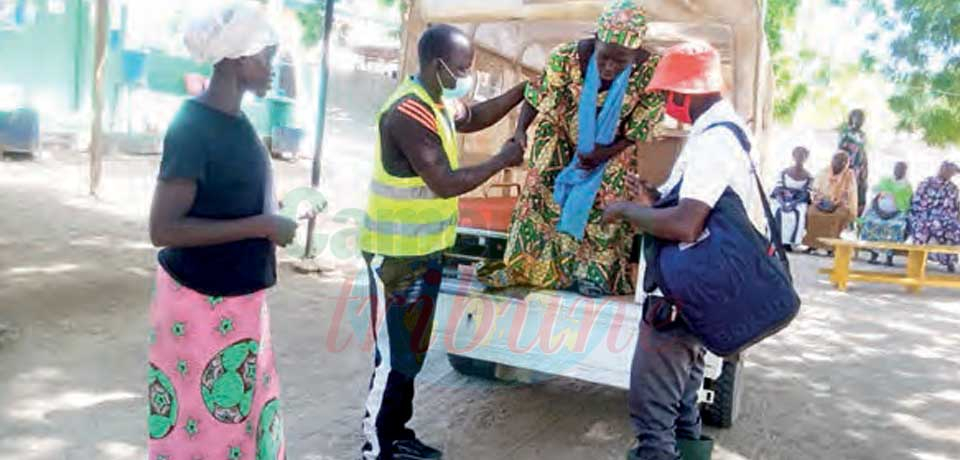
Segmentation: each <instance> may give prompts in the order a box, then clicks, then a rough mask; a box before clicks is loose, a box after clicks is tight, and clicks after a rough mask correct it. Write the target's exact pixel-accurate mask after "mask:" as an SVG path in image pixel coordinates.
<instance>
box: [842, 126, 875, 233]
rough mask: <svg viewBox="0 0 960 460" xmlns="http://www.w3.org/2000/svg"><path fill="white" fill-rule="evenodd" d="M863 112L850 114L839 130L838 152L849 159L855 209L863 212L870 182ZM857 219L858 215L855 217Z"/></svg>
mask: <svg viewBox="0 0 960 460" xmlns="http://www.w3.org/2000/svg"><path fill="white" fill-rule="evenodd" d="M866 119H867V117H866V114H865V113H864V112H863V110H860V109H856V110H853V111H851V112H850V116H849V117H847V121H846V123H844V124H843V126H842V127H841V128H840V146H839V147H840V150H842V151H844V152H846V153H847V155H849V157H850V169H851V170H852V171H853V175H854V177H856V179H857V209H858V210H859V211H860V212H863V211H864V210H865V209H866V205H867V186H868V185H869V181H870V161H869V158H868V157H867V133H866V132H864V130H863V125H864V123H865V122H866ZM857 217H859V214H858V215H857Z"/></svg>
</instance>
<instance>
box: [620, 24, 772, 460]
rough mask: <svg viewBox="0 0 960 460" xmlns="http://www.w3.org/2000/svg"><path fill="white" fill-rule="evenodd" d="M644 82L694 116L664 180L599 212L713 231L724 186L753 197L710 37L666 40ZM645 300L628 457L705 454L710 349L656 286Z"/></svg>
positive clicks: (686, 237)
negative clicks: (701, 403) (702, 394)
mask: <svg viewBox="0 0 960 460" xmlns="http://www.w3.org/2000/svg"><path fill="white" fill-rule="evenodd" d="M647 90H648V91H661V92H663V93H664V95H665V97H666V112H667V115H669V116H670V117H672V118H674V119H676V120H677V121H678V122H680V123H681V124H683V125H690V130H689V138H688V140H687V142H686V145H685V146H684V148H683V151H682V152H681V154H680V156H679V158H678V159H677V163H676V164H675V166H674V168H673V172H672V173H671V175H670V178H669V179H668V180H667V182H666V183H665V184H663V186H661V187H660V188H659V189H658V190H655V189H653V188H650V187H649V186H648V185H647V184H643V183H638V182H637V181H636V180H634V188H635V189H636V196H638V197H639V198H638V199H637V200H636V201H634V202H621V203H615V204H613V205H611V206H609V207H608V208H607V209H606V212H605V216H604V218H605V220H606V221H608V222H616V221H620V220H627V221H629V222H631V223H632V224H634V226H635V227H636V228H637V229H638V230H639V231H640V232H642V233H643V234H645V235H650V236H653V237H656V238H658V239H660V240H662V241H670V242H676V243H677V244H680V245H688V246H689V245H695V244H697V243H699V242H703V241H705V240H706V239H707V238H709V233H708V232H705V231H704V229H705V227H706V222H707V218H708V217H709V216H710V213H711V211H712V209H713V207H714V206H715V205H716V204H717V202H718V200H719V199H720V196H721V195H722V194H723V193H724V192H725V191H726V190H727V189H731V190H733V192H734V193H736V194H737V195H738V196H739V197H740V199H741V200H742V201H743V203H744V206H745V207H746V209H747V210H750V209H753V208H752V207H751V205H752V204H754V203H756V202H757V200H759V195H758V192H757V190H756V186H755V184H754V183H753V182H751V181H752V180H753V176H752V167H753V165H752V161H751V160H750V156H749V152H748V151H749V142H750V141H749V138H748V137H747V135H746V132H747V127H746V124H745V123H744V121H743V119H742V118H741V117H740V116H739V115H738V114H737V113H736V111H735V110H734V107H733V105H732V104H731V103H730V102H728V101H727V100H725V99H724V98H723V96H722V94H721V92H722V90H723V74H722V68H721V64H720V56H719V54H718V53H717V51H716V50H715V49H714V48H713V47H711V46H710V45H708V44H705V43H683V44H680V45H676V46H674V47H672V48H670V49H669V50H667V52H666V53H665V55H664V56H663V58H662V60H661V61H660V64H659V66H658V67H657V70H656V73H655V74H654V76H653V79H652V81H651V83H650V85H649V86H648V88H647ZM744 150H747V152H745V151H744ZM667 194H671V195H674V194H678V195H679V196H678V197H677V204H676V205H674V206H666V207H664V206H662V205H661V206H658V207H656V208H655V207H654V203H656V202H657V201H659V200H660V199H661V196H662V195H667ZM642 262H643V261H641V263H642ZM644 284H648V285H649V283H644ZM643 303H644V319H643V321H641V325H640V332H639V334H640V335H639V340H638V342H637V349H636V350H635V352H634V358H633V366H632V369H631V380H630V401H629V404H630V417H631V419H632V421H633V425H634V429H635V431H636V434H637V440H638V447H636V448H635V449H632V450H631V451H630V452H629V453H628V455H627V458H628V459H642V460H677V459H683V460H694V459H696V460H700V459H709V458H710V452H711V450H712V448H713V445H712V441H710V440H709V439H706V438H703V437H702V435H701V422H700V413H699V411H698V408H697V396H698V391H699V390H700V388H701V386H702V383H703V374H704V356H705V354H706V351H705V349H704V347H703V345H702V344H701V342H700V340H699V339H697V338H696V337H695V336H694V335H693V334H692V333H691V332H690V331H689V329H688V328H687V326H686V325H685V324H684V322H683V320H682V319H680V316H679V315H678V310H677V307H675V306H674V305H672V304H670V303H668V302H667V301H666V299H663V298H662V296H661V295H660V293H659V292H658V290H654V291H653V292H648V293H647V294H646V297H645V299H644V302H643Z"/></svg>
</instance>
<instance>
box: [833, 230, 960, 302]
mask: <svg viewBox="0 0 960 460" xmlns="http://www.w3.org/2000/svg"><path fill="white" fill-rule="evenodd" d="M820 241H821V242H822V243H824V244H827V245H830V246H833V248H834V251H833V254H834V256H833V257H834V258H833V268H825V269H822V270H820V273H821V274H825V275H830V281H831V282H833V284H834V285H835V286H837V289H839V290H841V291H846V290H847V284H848V283H849V282H850V281H864V282H868V283H887V284H897V285H901V286H906V288H907V290H908V291H910V292H912V293H916V292H920V289H922V288H924V287H945V288H958V289H960V276H949V275H928V274H927V259H928V258H929V255H930V254H931V253H935V254H960V246H938V245H916V244H904V243H890V242H882V241H847V240H839V239H834V238H821V239H820ZM859 250H879V251H887V250H893V251H899V252H905V253H906V254H907V271H906V273H895V272H880V271H864V270H851V269H850V262H851V261H852V260H853V253H854V251H859Z"/></svg>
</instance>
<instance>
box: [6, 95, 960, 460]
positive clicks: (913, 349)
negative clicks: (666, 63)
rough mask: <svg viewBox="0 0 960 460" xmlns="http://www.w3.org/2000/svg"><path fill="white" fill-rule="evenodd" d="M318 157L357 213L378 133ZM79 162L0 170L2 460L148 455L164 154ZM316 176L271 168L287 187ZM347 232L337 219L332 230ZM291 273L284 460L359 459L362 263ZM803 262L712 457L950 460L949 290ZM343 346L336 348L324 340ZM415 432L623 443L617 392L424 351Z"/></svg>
mask: <svg viewBox="0 0 960 460" xmlns="http://www.w3.org/2000/svg"><path fill="white" fill-rule="evenodd" d="M333 136H334V137H335V140H334V142H333V143H332V144H333V148H332V149H330V151H332V152H333V153H332V154H331V157H330V158H329V160H328V161H327V162H326V164H325V167H326V169H325V175H326V177H327V181H328V183H329V184H331V185H330V186H329V190H333V191H336V192H331V198H332V200H331V211H330V214H331V215H337V214H341V215H342V214H343V212H344V211H343V210H344V209H350V208H351V207H355V206H359V205H360V204H361V203H362V193H361V192H360V189H362V188H363V187H362V182H363V181H362V180H360V179H358V178H359V177H365V174H368V171H369V156H370V154H369V149H368V148H367V147H366V145H368V143H369V142H370V131H369V127H368V126H365V125H364V124H363V123H362V122H360V123H358V122H357V121H356V117H355V116H352V115H351V114H348V113H343V114H340V115H339V116H338V117H337V118H335V120H334V134H333ZM85 161H86V160H85V159H84V158H83V157H82V156H80V155H77V154H73V153H58V154H54V155H49V156H47V157H46V158H44V159H42V160H41V161H39V162H30V163H9V162H4V163H0V215H2V216H3V218H2V219H0V323H3V324H5V325H6V328H0V460H41V459H42V460H48V459H49V460H54V459H70V460H88V459H104V460H127V459H143V458H144V457H145V449H144V445H145V428H146V426H145V415H146V414H145V404H146V403H145V400H144V390H145V385H144V381H145V378H146V372H145V367H146V365H145V357H146V344H147V323H146V318H147V304H148V301H149V297H150V292H151V277H152V274H153V270H154V265H155V264H154V260H155V251H154V250H153V249H152V248H151V247H150V246H149V245H148V244H147V242H146V228H145V219H146V215H147V207H148V205H149V198H150V193H151V191H152V186H153V180H152V177H153V175H154V173H155V170H156V165H157V161H158V159H157V158H155V157H130V156H114V157H111V158H110V159H109V161H108V162H107V167H106V171H105V177H106V182H105V184H104V196H105V197H107V198H105V199H103V200H100V201H95V200H92V199H89V198H87V197H86V196H85V193H84V190H85V186H84V183H85V177H86V176H85V174H86V167H85V164H84V162H85ZM307 168H308V166H307V164H306V163H305V162H302V163H299V164H278V165H277V170H278V176H279V183H280V188H281V189H282V190H289V189H290V188H293V187H294V186H298V185H304V184H305V183H306V181H307V178H308V177H309V176H308V169H307ZM345 226H346V227H348V226H349V223H348V222H347V223H340V224H334V223H328V225H326V226H325V228H326V229H327V231H330V232H335V231H339V230H342V229H343V228H344V227H345ZM336 256H337V254H335V253H333V252H331V251H327V252H325V256H324V257H325V260H326V261H327V262H328V264H329V265H331V266H332V267H334V268H336V270H334V271H332V272H329V273H326V274H323V275H298V274H294V273H293V272H292V270H291V269H290V267H289V265H284V266H283V268H282V279H281V282H280V284H279V286H278V288H277V289H276V290H275V291H274V292H273V293H272V294H271V295H270V304H271V307H272V312H273V331H274V340H275V347H276V350H277V353H278V359H279V367H280V372H281V375H282V379H283V389H284V393H283V394H284V396H283V398H284V401H285V407H284V410H285V417H286V420H285V426H286V434H287V439H288V446H289V448H288V452H289V458H290V459H291V460H333V459H336V460H340V459H354V458H357V457H358V455H357V453H358V449H359V446H360V444H361V441H360V416H361V415H362V412H363V411H362V402H363V398H364V389H365V387H366V384H367V382H368V379H369V372H370V370H371V362H370V361H371V359H370V355H369V353H368V351H366V350H365V349H364V347H363V345H362V343H361V341H360V340H359V339H356V338H354V340H353V341H352V342H350V343H349V344H347V345H346V346H345V348H343V349H335V347H331V346H329V344H328V340H332V338H333V337H339V340H343V337H345V336H346V334H349V333H350V332H351V331H352V329H350V327H349V326H347V325H340V324H338V323H337V322H335V313H336V308H335V307H336V305H337V301H338V300H339V299H340V298H341V296H342V295H341V291H342V290H343V288H344V286H347V287H349V283H348V282H347V281H346V280H349V279H351V276H350V273H351V270H353V269H354V268H353V267H355V266H356V262H357V260H356V259H355V258H353V257H345V258H342V257H341V258H338V257H336ZM827 264H828V261H827V260H826V259H822V258H811V257H798V258H796V259H795V271H796V278H797V281H798V284H799V286H800V290H801V293H802V296H803V299H804V302H805V307H804V310H803V312H802V314H801V315H800V317H799V318H798V319H797V320H796V322H795V323H794V324H793V325H792V326H791V327H790V328H789V329H788V330H786V331H785V332H783V333H782V334H780V335H778V336H776V337H774V338H772V339H770V340H768V341H766V342H764V343H762V344H760V345H758V346H757V347H755V348H754V349H752V350H751V352H750V355H749V358H748V362H747V366H746V369H745V371H744V378H745V383H746V385H748V389H747V391H746V394H745V396H744V398H745V399H744V405H743V410H742V416H741V418H740V420H739V421H738V422H737V424H736V426H735V427H734V428H733V429H730V430H721V431H717V430H710V431H711V434H713V435H714V436H716V437H717V439H718V449H717V453H716V455H715V457H714V458H716V459H720V460H738V459H751V460H760V459H770V460H775V459H783V460H806V459H810V460H822V459H864V460H878V459H889V460H901V459H916V460H945V459H958V458H960V455H958V452H960V354H958V353H957V350H958V349H960V302H958V301H957V293H956V292H950V291H940V290H929V291H925V292H923V293H922V294H920V295H907V294H905V293H904V292H903V291H902V290H900V289H898V288H895V287H886V286H867V285H854V286H853V288H852V290H851V291H850V292H849V293H839V292H836V291H834V290H833V289H832V288H831V287H830V286H829V285H828V283H826V282H825V280H824V279H823V278H822V277H821V276H818V275H817V274H816V270H817V269H818V268H820V267H822V266H825V265H827ZM335 334H336V336H335ZM416 407H417V415H416V418H415V420H414V426H415V427H416V428H417V429H418V431H419V433H420V434H421V436H422V437H423V438H424V439H425V440H426V441H427V442H428V443H432V444H435V445H437V446H439V447H442V448H443V449H444V450H445V451H446V453H447V458H450V459H453V460H463V459H471V460H485V459H557V460H574V459H578V460H579V459H619V458H622V456H623V452H624V451H625V449H626V448H627V447H628V446H629V445H630V443H631V432H630V427H629V424H628V421H627V414H626V393H625V392H624V391H621V390H616V389H611V388H605V387H600V386H596V385H591V384H586V383H582V382H577V381H573V380H567V379H559V378H558V379H552V380H548V381H545V382H541V383H537V384H525V385H520V384H503V383H492V382H487V381H480V380H476V379H471V378H466V377H463V376H461V375H458V374H457V373H455V372H454V371H453V370H452V369H451V368H450V367H449V365H448V364H447V361H446V359H445V357H444V355H443V350H440V349H438V350H433V352H432V354H431V356H430V357H429V358H428V362H427V366H426V369H425V371H424V373H423V375H422V378H420V380H419V387H418V397H417V400H416Z"/></svg>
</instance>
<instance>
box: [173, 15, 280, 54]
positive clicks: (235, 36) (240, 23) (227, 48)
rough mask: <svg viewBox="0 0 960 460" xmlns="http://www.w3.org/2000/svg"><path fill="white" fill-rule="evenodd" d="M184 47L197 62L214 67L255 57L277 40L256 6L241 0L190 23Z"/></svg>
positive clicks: (273, 31)
mask: <svg viewBox="0 0 960 460" xmlns="http://www.w3.org/2000/svg"><path fill="white" fill-rule="evenodd" d="M184 43H185V44H186V45H187V50H189V51H190V54H191V55H192V56H193V58H194V59H196V60H197V61H200V62H208V63H213V64H216V63H218V62H220V61H222V60H224V59H237V58H241V57H248V56H253V55H256V54H257V53H259V52H261V51H263V50H264V49H266V48H268V47H270V46H276V45H277V44H278V43H279V40H278V39H277V33H276V31H275V30H274V29H273V26H272V25H270V22H269V21H268V20H267V15H266V12H265V11H264V10H263V9H262V8H261V7H260V6H259V4H257V3H255V2H253V1H251V0H243V1H238V2H234V3H231V4H228V5H227V6H226V7H221V8H219V9H217V10H215V11H213V12H212V13H208V14H206V15H204V16H203V17H200V18H197V19H195V20H193V21H191V22H190V23H189V25H188V26H187V30H186V34H185V35H184Z"/></svg>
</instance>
